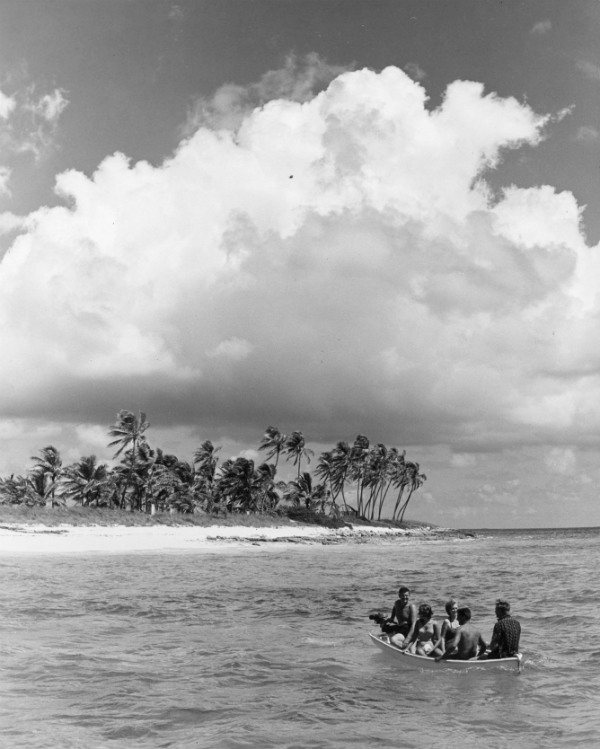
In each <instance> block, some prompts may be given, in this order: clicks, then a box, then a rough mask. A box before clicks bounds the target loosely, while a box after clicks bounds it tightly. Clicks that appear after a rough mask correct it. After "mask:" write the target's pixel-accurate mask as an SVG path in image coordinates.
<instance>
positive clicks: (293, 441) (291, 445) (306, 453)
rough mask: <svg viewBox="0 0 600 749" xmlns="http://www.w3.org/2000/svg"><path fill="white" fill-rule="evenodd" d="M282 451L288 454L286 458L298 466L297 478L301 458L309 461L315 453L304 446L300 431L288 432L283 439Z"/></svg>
mask: <svg viewBox="0 0 600 749" xmlns="http://www.w3.org/2000/svg"><path fill="white" fill-rule="evenodd" d="M284 451H285V453H286V455H287V456H288V457H287V460H292V463H293V465H295V466H298V478H299V477H300V468H301V466H302V458H306V462H307V463H310V459H311V456H312V455H314V454H315V453H314V450H311V449H310V448H309V447H306V442H305V440H304V436H303V434H302V432H292V433H291V434H290V436H289V437H288V438H287V439H286V441H285V446H284Z"/></svg>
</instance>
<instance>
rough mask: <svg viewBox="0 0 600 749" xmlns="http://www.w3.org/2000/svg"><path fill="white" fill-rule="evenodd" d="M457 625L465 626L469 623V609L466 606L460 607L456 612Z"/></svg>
mask: <svg viewBox="0 0 600 749" xmlns="http://www.w3.org/2000/svg"><path fill="white" fill-rule="evenodd" d="M457 616H458V622H459V624H466V623H467V622H469V621H471V609H470V608H469V607H468V606H462V607H461V608H460V609H458V612H457Z"/></svg>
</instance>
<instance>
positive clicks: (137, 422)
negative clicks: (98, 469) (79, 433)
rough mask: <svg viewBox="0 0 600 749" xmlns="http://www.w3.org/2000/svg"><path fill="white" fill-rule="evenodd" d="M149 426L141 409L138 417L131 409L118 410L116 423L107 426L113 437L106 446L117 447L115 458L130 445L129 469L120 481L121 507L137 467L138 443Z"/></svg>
mask: <svg viewBox="0 0 600 749" xmlns="http://www.w3.org/2000/svg"><path fill="white" fill-rule="evenodd" d="M149 426H150V424H149V423H148V421H147V420H146V414H145V413H144V412H143V411H140V415H139V417H138V416H136V415H135V414H133V413H132V412H131V411H119V413H118V414H117V421H116V423H115V424H114V425H113V426H112V427H109V431H108V434H109V436H110V437H114V438H115V439H114V440H113V441H112V442H109V443H108V446H109V447H117V446H118V447H119V449H118V450H117V452H116V453H115V454H114V457H115V458H118V457H119V455H121V453H122V452H123V451H124V450H126V449H127V448H128V447H130V446H131V449H130V453H131V455H130V457H129V460H128V463H129V470H128V471H127V473H126V475H125V476H124V477H123V479H124V480H123V482H122V494H121V499H120V506H121V508H122V507H124V506H125V495H126V494H127V490H128V488H129V486H130V484H131V480H132V477H133V473H134V471H135V469H136V467H137V461H138V452H139V447H140V444H142V443H143V442H145V439H146V438H145V437H144V432H145V431H146V429H148V427H149Z"/></svg>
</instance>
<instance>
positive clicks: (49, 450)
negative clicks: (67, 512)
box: [31, 445, 64, 507]
mask: <svg viewBox="0 0 600 749" xmlns="http://www.w3.org/2000/svg"><path fill="white" fill-rule="evenodd" d="M31 460H33V462H34V468H33V470H32V471H31V475H32V478H33V480H35V481H38V482H39V488H40V493H41V494H42V495H43V496H45V497H47V498H48V499H49V500H50V506H51V507H54V506H55V505H56V504H60V503H61V502H60V501H59V499H58V495H57V493H56V489H57V488H58V483H59V480H60V479H61V477H62V476H63V475H64V469H63V467H62V458H61V457H60V453H59V451H58V450H57V449H56V448H55V447H54V446H53V445H48V447H44V448H43V449H42V450H40V454H39V455H34V456H33V457H32V458H31Z"/></svg>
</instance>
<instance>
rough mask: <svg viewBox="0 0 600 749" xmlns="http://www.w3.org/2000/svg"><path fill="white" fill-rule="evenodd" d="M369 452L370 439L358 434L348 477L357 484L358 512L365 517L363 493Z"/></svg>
mask: <svg viewBox="0 0 600 749" xmlns="http://www.w3.org/2000/svg"><path fill="white" fill-rule="evenodd" d="M368 452H369V439H368V437H365V436H364V435H363V434H358V435H357V436H356V438H355V440H354V443H353V444H352V447H351V448H350V456H349V457H350V466H349V471H348V475H349V478H350V480H351V481H352V482H353V483H354V484H356V511H357V513H358V514H359V515H361V516H362V515H364V511H365V510H364V506H363V491H364V481H363V479H364V476H365V463H366V460H367V456H368Z"/></svg>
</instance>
